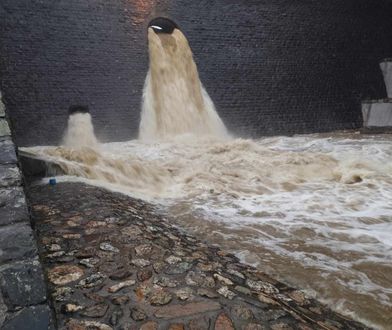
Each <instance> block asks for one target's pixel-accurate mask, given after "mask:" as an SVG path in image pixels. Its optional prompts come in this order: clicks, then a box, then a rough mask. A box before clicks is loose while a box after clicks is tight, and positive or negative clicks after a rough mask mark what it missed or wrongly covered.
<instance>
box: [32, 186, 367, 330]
mask: <svg viewBox="0 0 392 330" xmlns="http://www.w3.org/2000/svg"><path fill="white" fill-rule="evenodd" d="M29 201H30V203H31V207H32V213H33V219H34V222H35V228H36V233H37V236H38V247H39V253H40V255H41V258H42V260H43V261H44V268H45V272H46V274H47V276H48V278H49V289H50V295H51V298H52V302H53V306H54V309H55V312H56V316H57V321H58V327H59V329H73V330H76V329H77V330H82V329H104V330H106V329H215V330H228V329H241V330H242V329H244V330H245V329H247V330H251V329H254V330H260V329H324V330H325V329H365V327H364V326H362V325H360V324H358V323H356V322H353V321H350V320H348V319H346V318H344V317H341V316H339V315H338V314H336V313H333V312H331V311H330V310H329V309H327V308H325V307H324V306H322V305H321V304H319V303H318V302H316V301H314V300H313V299H309V298H307V297H305V295H304V294H303V293H302V292H301V291H298V290H296V289H293V288H289V287H287V286H286V285H284V284H282V283H279V282H277V281H275V280H273V279H271V278H269V277H268V276H267V275H265V274H263V273H261V272H259V271H258V270H256V269H254V268H252V267H250V266H247V265H244V264H241V263H240V262H239V260H238V259H237V258H236V257H235V256H233V255H231V254H227V253H225V252H224V251H221V250H219V249H218V248H217V247H212V246H208V245H207V244H205V243H203V242H199V241H198V240H196V239H194V238H193V237H191V236H188V235H186V234H184V233H182V232H180V231H179V230H178V229H176V228H174V227H173V226H172V225H171V224H170V220H168V219H166V218H164V217H162V216H161V215H160V214H159V212H158V210H157V209H156V208H154V207H153V206H151V205H149V204H147V203H145V202H143V201H140V200H137V199H133V198H130V197H127V196H124V195H121V194H117V193H113V192H109V191H106V190H104V189H100V188H97V187H91V186H88V185H85V184H81V183H61V184H57V185H56V186H53V187H52V186H49V185H45V186H32V187H30V188H29Z"/></svg>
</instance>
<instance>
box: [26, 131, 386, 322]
mask: <svg viewBox="0 0 392 330" xmlns="http://www.w3.org/2000/svg"><path fill="white" fill-rule="evenodd" d="M24 151H25V152H29V153H33V154H35V155H36V157H39V158H44V159H48V160H51V161H52V162H55V163H57V164H59V165H60V166H61V167H62V168H63V170H64V171H65V172H66V173H68V174H69V175H71V176H68V177H63V180H87V181H88V182H90V183H92V184H97V185H101V186H105V187H107V188H109V189H114V190H119V191H122V192H124V193H127V194H130V195H133V196H137V197H141V198H144V199H146V200H149V201H152V202H154V203H156V204H157V205H160V206H161V207H162V208H163V209H164V211H165V212H168V213H169V214H170V215H172V216H173V217H174V219H175V221H176V222H177V224H178V225H179V226H181V227H183V228H186V229H187V230H190V231H192V232H193V233H194V234H196V235H197V236H199V237H200V238H202V239H206V240H207V241H209V242H211V243H216V244H219V245H220V246H222V247H224V248H226V249H229V250H231V251H233V252H234V253H235V254H237V255H238V256H239V257H240V258H241V259H242V260H244V261H245V262H247V263H250V264H253V265H255V266H256V267H259V268H260V269H261V270H263V271H265V272H267V273H269V274H272V275H274V276H275V277H278V278H279V279H281V280H282V281H284V282H286V283H289V284H291V285H294V286H297V287H300V288H305V289H306V290H307V291H308V292H309V293H310V294H312V295H314V296H316V297H317V298H318V299H320V300H322V301H324V302H326V303H328V304H329V305H330V306H331V307H332V308H333V309H335V310H338V311H340V312H344V313H346V314H348V315H351V316H352V317H354V318H355V319H357V320H360V321H362V322H365V323H367V324H368V325H372V326H374V327H378V328H380V329H388V327H390V325H391V324H392V319H391V317H392V202H391V201H392V137H391V136H376V137H372V136H360V135H356V134H334V135H329V136H328V135H307V136H297V137H290V138H287V137H275V138H266V139H260V140H242V139H232V140H223V141H222V140H213V139H211V138H206V139H194V138H193V137H192V136H182V137H181V138H180V139H172V140H166V141H164V142H163V141H162V142H159V143H145V142H141V141H138V140H134V141H129V142H126V143H110V144H104V145H100V146H99V147H98V148H86V147H84V148H81V149H75V148H67V147H34V148H28V149H24Z"/></svg>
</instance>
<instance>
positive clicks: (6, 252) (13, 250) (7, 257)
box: [0, 223, 37, 265]
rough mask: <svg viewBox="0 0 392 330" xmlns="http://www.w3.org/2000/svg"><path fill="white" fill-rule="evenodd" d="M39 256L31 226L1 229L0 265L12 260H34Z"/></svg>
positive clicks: (22, 225) (16, 225)
mask: <svg viewBox="0 0 392 330" xmlns="http://www.w3.org/2000/svg"><path fill="white" fill-rule="evenodd" d="M36 254H37V248H36V245H35V241H34V237H33V231H32V229H31V227H30V224H24V223H17V224H14V225H10V226H4V227H0V265H1V264H3V263H6V262H8V261H11V260H16V259H22V258H32V257H35V256H36Z"/></svg>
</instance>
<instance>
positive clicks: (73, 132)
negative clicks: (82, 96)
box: [63, 105, 98, 148]
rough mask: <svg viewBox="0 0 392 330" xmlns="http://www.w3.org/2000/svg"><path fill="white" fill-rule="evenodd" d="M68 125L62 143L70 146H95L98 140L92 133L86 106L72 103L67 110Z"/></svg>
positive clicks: (92, 129) (92, 128) (92, 127)
mask: <svg viewBox="0 0 392 330" xmlns="http://www.w3.org/2000/svg"><path fill="white" fill-rule="evenodd" d="M68 113H69V118H68V126H67V130H66V132H65V135H64V138H63V145H64V146H66V147H70V148H82V147H89V148H97V146H98V140H97V138H96V136H95V134H94V126H93V124H92V120H91V115H90V112H89V109H88V107H87V106H83V105H74V106H71V107H70V108H69V110H68Z"/></svg>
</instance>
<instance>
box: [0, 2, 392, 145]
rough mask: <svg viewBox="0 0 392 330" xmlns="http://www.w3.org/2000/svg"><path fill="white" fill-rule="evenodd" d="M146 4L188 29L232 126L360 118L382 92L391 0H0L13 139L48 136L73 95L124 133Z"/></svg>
mask: <svg viewBox="0 0 392 330" xmlns="http://www.w3.org/2000/svg"><path fill="white" fill-rule="evenodd" d="M157 15H167V16H170V17H172V18H173V19H174V20H176V21H177V22H178V24H179V25H180V26H181V28H182V30H183V31H184V33H185V34H186V35H187V36H188V38H189V41H190V44H191V46H192V48H193V50H194V54H195V59H196V62H197V64H198V66H199V70H200V74H201V78H202V81H203V82H204V84H205V85H206V87H207V90H208V91H209V93H210V94H211V96H212V99H213V100H214V101H215V103H216V105H217V108H218V111H219V113H220V114H221V116H222V117H223V119H224V121H225V122H226V124H227V125H228V127H229V128H230V130H231V131H234V132H236V133H239V134H245V135H253V136H259V135H265V134H281V133H286V134H291V133H304V132H315V131H328V130H334V129H343V128H352V127H359V126H361V124H362V119H361V106H360V101H361V99H369V98H371V99H374V98H376V99H377V98H381V97H383V96H384V95H385V86H384V84H383V79H382V75H381V73H380V71H379V68H378V62H379V60H380V59H382V58H386V57H390V56H391V54H392V43H391V42H390V40H391V38H392V20H391V19H390V17H391V16H392V3H391V1H390V0H379V1H377V4H375V2H374V1H373V0H344V1H342V0H330V1H324V2H322V1H315V0H309V1H303V0H272V1H271V0H269V1H267V0H257V1H256V0H236V1H234V0H215V1H208V0H200V1H193V0H181V1H180V0H132V1H129V0H94V1H92V0H58V1H50V0H2V1H1V3H0V31H1V33H0V52H1V54H2V56H1V58H0V81H1V86H2V89H3V92H4V94H5V95H4V96H5V101H6V104H7V107H8V109H9V110H10V118H11V124H12V126H13V128H14V130H15V133H16V141H17V143H18V145H34V144H53V143H57V142H58V141H59V140H60V138H61V135H62V132H63V130H64V127H65V125H66V120H67V108H68V107H69V105H71V104H75V103H80V104H87V105H89V106H90V109H91V113H92V116H93V120H94V124H95V126H96V128H97V133H98V136H99V138H100V139H102V140H124V139H129V138H131V137H134V136H135V135H136V134H137V127H138V122H139V112H140V99H141V93H142V87H143V81H144V77H145V74H146V71H147V63H148V61H147V47H146V35H145V28H146V24H147V22H148V21H149V20H150V19H151V18H152V17H154V16H157Z"/></svg>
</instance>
